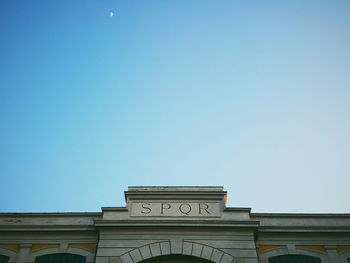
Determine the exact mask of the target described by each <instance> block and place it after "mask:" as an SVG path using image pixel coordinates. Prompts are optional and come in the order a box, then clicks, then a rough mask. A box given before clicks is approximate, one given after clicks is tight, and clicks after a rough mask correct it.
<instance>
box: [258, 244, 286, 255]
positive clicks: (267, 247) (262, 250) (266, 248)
mask: <svg viewBox="0 0 350 263" xmlns="http://www.w3.org/2000/svg"><path fill="white" fill-rule="evenodd" d="M277 248H287V246H284V245H264V246H259V248H258V251H259V254H263V253H265V252H266V251H270V250H273V249H277Z"/></svg>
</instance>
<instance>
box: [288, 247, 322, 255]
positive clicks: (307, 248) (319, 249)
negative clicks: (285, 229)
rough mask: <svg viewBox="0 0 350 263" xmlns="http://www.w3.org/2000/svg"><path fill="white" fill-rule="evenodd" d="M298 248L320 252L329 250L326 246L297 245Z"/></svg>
mask: <svg viewBox="0 0 350 263" xmlns="http://www.w3.org/2000/svg"><path fill="white" fill-rule="evenodd" d="M295 247H296V248H297V249H303V250H309V251H314V252H319V253H322V254H327V250H326V248H325V247H324V246H295Z"/></svg>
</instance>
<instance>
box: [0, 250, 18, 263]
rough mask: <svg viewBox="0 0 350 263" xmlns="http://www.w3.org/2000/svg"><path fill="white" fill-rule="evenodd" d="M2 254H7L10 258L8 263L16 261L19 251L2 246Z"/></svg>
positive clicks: (0, 253) (0, 252)
mask: <svg viewBox="0 0 350 263" xmlns="http://www.w3.org/2000/svg"><path fill="white" fill-rule="evenodd" d="M0 255H3V256H6V257H8V258H9V260H8V263H13V262H16V257H17V252H15V251H13V250H11V249H7V248H2V247H0Z"/></svg>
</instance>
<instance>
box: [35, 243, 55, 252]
mask: <svg viewBox="0 0 350 263" xmlns="http://www.w3.org/2000/svg"><path fill="white" fill-rule="evenodd" d="M58 246H59V244H33V245H32V247H31V249H30V250H31V251H32V252H35V251H38V250H41V249H45V248H53V247H58Z"/></svg>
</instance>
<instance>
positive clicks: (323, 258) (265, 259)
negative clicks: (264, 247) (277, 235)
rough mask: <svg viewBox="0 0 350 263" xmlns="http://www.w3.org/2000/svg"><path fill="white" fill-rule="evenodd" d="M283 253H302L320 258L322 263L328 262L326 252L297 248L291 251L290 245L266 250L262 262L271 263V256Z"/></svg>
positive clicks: (302, 254) (261, 255)
mask: <svg viewBox="0 0 350 263" xmlns="http://www.w3.org/2000/svg"><path fill="white" fill-rule="evenodd" d="M283 255H301V256H310V257H316V258H319V259H320V260H321V261H320V262H322V263H328V262H329V261H328V257H327V255H326V254H323V253H318V252H316V251H309V250H304V249H295V250H293V251H289V249H288V247H286V248H277V249H272V250H269V251H266V252H265V253H263V254H260V255H259V257H260V260H261V263H269V258H272V257H277V256H283Z"/></svg>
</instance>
